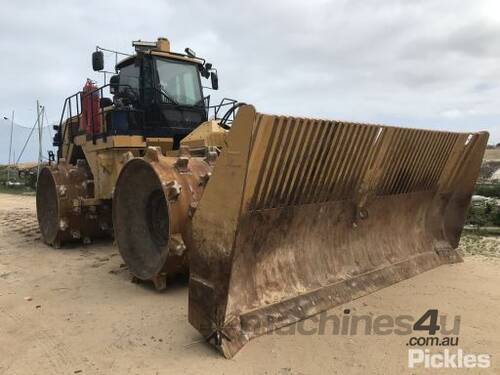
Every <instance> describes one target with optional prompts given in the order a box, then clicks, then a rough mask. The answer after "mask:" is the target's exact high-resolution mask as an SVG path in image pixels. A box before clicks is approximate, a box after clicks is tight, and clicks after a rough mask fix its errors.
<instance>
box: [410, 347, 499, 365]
mask: <svg viewBox="0 0 500 375" xmlns="http://www.w3.org/2000/svg"><path fill="white" fill-rule="evenodd" d="M490 366H491V358H490V355H489V354H466V353H464V351H463V350H462V349H458V350H457V351H456V352H452V351H450V349H445V350H444V351H443V352H442V353H431V352H430V350H429V349H410V350H408V367H409V368H417V367H424V368H428V369H432V368H488V367H490Z"/></svg>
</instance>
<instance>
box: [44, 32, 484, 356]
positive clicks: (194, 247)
mask: <svg viewBox="0 0 500 375" xmlns="http://www.w3.org/2000/svg"><path fill="white" fill-rule="evenodd" d="M187 51H188V52H190V51H189V50H187ZM95 60H96V61H97V63H99V62H100V57H99V55H96V56H95ZM97 65H98V68H99V67H100V66H99V65H100V64H97ZM117 69H118V71H119V73H118V75H117V76H114V77H112V78H111V80H110V81H111V82H110V88H111V89H112V91H113V93H114V95H113V99H112V100H111V99H106V98H104V97H103V96H102V89H99V90H97V89H92V88H90V89H89V88H87V89H85V90H84V92H83V93H80V94H78V95H77V99H78V100H77V104H78V106H79V108H78V113H77V114H76V115H74V116H70V117H69V118H68V119H67V120H66V121H64V122H61V126H60V128H59V132H58V136H57V139H56V143H57V145H58V147H59V152H58V162H57V163H55V164H54V165H52V166H50V167H47V168H45V169H44V170H42V172H41V174H40V178H39V182H38V191H37V210H38V219H39V222H40V228H41V231H42V234H43V238H44V239H45V241H46V242H47V243H49V244H53V245H60V244H61V243H62V242H65V241H70V240H73V239H79V238H82V239H87V238H88V239H90V238H93V237H95V236H99V235H104V234H106V233H111V231H112V230H113V232H114V236H115V240H116V243H117V245H118V248H119V251H120V253H121V255H122V257H123V259H124V260H125V262H126V264H127V265H128V268H129V270H130V271H131V273H132V274H133V275H134V276H135V277H136V278H138V279H141V280H151V281H153V282H154V283H155V285H156V287H157V288H158V289H163V288H165V286H166V285H167V282H168V280H169V278H171V277H172V276H174V275H177V274H179V273H186V272H189V275H190V278H189V321H190V323H191V324H192V325H193V326H194V327H196V328H197V329H198V330H199V331H200V332H201V334H202V335H203V336H204V337H205V339H206V340H207V341H208V342H210V343H211V344H213V345H214V346H215V347H217V348H218V349H219V350H220V351H221V352H222V353H223V354H224V355H225V356H226V357H232V356H233V355H234V354H235V353H236V352H238V350H239V349H240V348H241V347H242V346H243V345H245V344H246V343H247V342H248V341H249V340H251V339H252V338H254V337H256V336H258V335H261V334H264V333H266V332H269V331H271V330H274V329H277V328H280V327H283V326H286V325H289V324H292V323H295V322H297V321H299V320H302V319H305V318H307V317H309V316H312V315H315V314H317V313H320V312H322V311H325V310H327V309H329V308H331V307H333V306H336V305H339V304H342V303H346V302H348V301H350V300H352V299H355V298H358V297H360V296H362V295H365V294H368V293H371V292H373V291H375V290H377V289H380V288H383V287H386V286H388V285H391V284H393V283H396V282H399V281H401V280H404V279H407V278H409V277H412V276H414V275H417V274H419V273H422V272H424V271H427V270H429V269H432V268H434V267H437V266H440V265H442V264H447V263H453V262H458V261H460V260H461V258H460V255H459V253H458V252H457V250H456V248H457V246H458V242H459V239H460V235H461V231H462V227H463V223H464V219H465V215H466V211H467V208H468V205H469V203H470V199H471V194H472V191H473V188H474V183H475V180H476V178H477V176H478V174H479V168H480V164H481V160H482V156H483V153H484V150H485V148H486V144H487V139H488V134H487V133H483V132H481V133H452V132H444V131H431V130H420V129H410V128H398V127H391V126H385V125H370V124H358V123H350V122H344V121H332V120H317V119H311V118H298V117H289V116H276V115H270V114H263V113H259V112H257V111H256V110H255V108H254V107H253V106H251V105H245V104H241V103H240V104H234V105H231V106H230V109H229V111H228V112H227V114H226V115H224V116H222V118H221V119H218V117H217V116H216V117H215V118H213V119H211V120H208V109H209V107H210V106H209V105H207V98H203V95H202V87H201V83H200V82H201V81H200V76H201V77H209V76H212V83H213V85H214V86H215V87H214V88H216V86H217V76H216V72H215V70H214V69H213V68H212V66H211V65H210V64H208V63H206V62H205V61H204V60H202V59H199V58H196V57H195V56H194V54H193V53H192V52H190V53H188V54H187V55H181V54H176V53H172V52H170V50H169V44H168V41H167V40H165V39H159V40H158V42H157V43H151V44H150V45H147V44H139V45H137V46H136V54H135V55H134V56H131V57H127V58H126V59H125V60H124V61H122V62H121V63H119V64H118V65H117ZM67 104H68V100H67ZM94 107H98V108H97V109H95V108H94ZM89 108H90V109H89ZM218 109H220V107H218ZM234 113H236V115H235V118H234V121H232V122H231V121H228V119H229V117H230V114H234ZM112 228H113V229H112Z"/></svg>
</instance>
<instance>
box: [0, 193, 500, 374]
mask: <svg viewBox="0 0 500 375" xmlns="http://www.w3.org/2000/svg"><path fill="white" fill-rule="evenodd" d="M36 228H37V224H36V217H35V211H34V198H33V197H22V196H11V195H4V194H0V374H2V375H3V374H80V373H81V374H141V375H142V374H180V373H186V374H236V373H239V374H370V373H373V374H413V373H416V374H419V373H425V371H424V370H422V369H421V368H419V369H408V366H407V356H408V347H407V346H406V343H407V342H408V339H409V336H398V335H395V334H391V335H384V336H381V335H356V336H348V335H333V334H331V333H327V334H324V335H318V334H314V335H300V334H295V335H290V334H284V333H287V332H281V334H276V333H274V334H272V335H266V336H262V337H260V338H258V339H255V340H253V341H252V342H250V343H249V344H248V345H247V346H246V347H245V348H243V350H242V351H241V352H240V353H238V355H237V356H236V357H235V358H234V359H232V360H226V359H224V358H223V357H221V356H220V355H219V354H218V353H217V352H215V351H214V350H213V349H212V348H211V347H209V346H208V345H206V344H205V343H203V342H200V336H199V334H198V332H197V331H196V330H195V329H194V328H192V327H191V326H190V325H189V323H188V321H187V317H186V315H187V296H188V295H187V292H188V291H187V286H186V283H185V282H178V283H177V284H175V285H173V286H172V287H170V288H169V289H168V290H167V291H166V292H164V293H157V292H155V291H154V290H152V289H151V288H150V287H148V286H147V285H138V284H133V283H131V282H130V276H129V274H128V272H127V270H126V269H125V268H124V267H121V264H122V261H121V258H120V256H119V254H118V251H117V249H116V248H115V247H113V245H112V244H111V243H110V242H103V243H97V244H92V245H89V246H85V247H83V246H75V247H72V248H65V249H59V250H56V249H52V248H49V247H47V246H45V245H43V244H42V243H41V242H40V240H39V234H38V232H37V229H36ZM498 243H499V244H500V242H498ZM469 245H470V244H469ZM469 248H470V246H469ZM498 250H499V253H500V246H499V247H498ZM493 252H494V251H493ZM499 270H500V259H498V258H495V257H494V256H493V257H483V256H468V257H466V260H465V262H464V263H461V264H456V265H449V266H444V267H441V268H438V269H435V270H432V271H429V272H427V273H424V274H422V275H419V276H417V277H415V278H413V279H410V280H406V281H404V282H401V283H399V284H397V285H394V286H391V287H389V288H386V289H383V290H381V291H379V292H376V293H373V294H371V295H369V296H366V297H363V298H360V299H358V300H356V301H353V302H351V303H349V304H348V305H344V306H342V307H339V308H336V309H333V310H331V312H330V313H331V314H337V315H339V316H341V314H342V313H343V310H344V309H345V308H350V310H351V313H352V314H357V315H371V316H374V317H376V316H380V315H384V314H388V315H391V316H397V315H408V314H409V315H413V316H415V317H416V318H418V317H420V316H421V315H422V314H423V313H424V312H425V311H426V310H428V309H431V308H436V309H439V312H440V314H447V315H449V316H450V317H453V316H455V315H460V316H461V326H460V334H459V338H460V342H459V343H460V344H459V347H460V348H461V349H463V350H464V351H465V352H467V353H488V354H490V355H492V367H491V368H490V369H487V370H478V369H473V370H468V371H467V370H460V371H462V372H464V373H471V374H477V373H480V374H482V373H484V374H488V373H491V374H493V373H497V374H498V373H500V337H499V334H498V332H500V320H499V319H498V314H499V312H500V272H499ZM27 297H31V298H27ZM30 299H31V300H30ZM309 323H310V324H309ZM309 323H308V324H309V326H311V325H312V326H314V324H315V323H312V322H309ZM432 351H433V352H435V351H436V350H434V349H433V350H432ZM437 351H439V350H437ZM428 372H430V373H433V372H434V373H456V372H459V371H457V370H450V371H446V370H430V371H428Z"/></svg>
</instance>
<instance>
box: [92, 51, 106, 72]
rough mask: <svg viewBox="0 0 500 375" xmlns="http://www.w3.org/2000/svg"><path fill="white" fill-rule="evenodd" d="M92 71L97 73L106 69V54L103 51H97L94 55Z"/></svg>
mask: <svg viewBox="0 0 500 375" xmlns="http://www.w3.org/2000/svg"><path fill="white" fill-rule="evenodd" d="M92 69H94V71H95V72H98V71H100V70H103V69H104V53H102V51H95V52H94V53H93V54H92Z"/></svg>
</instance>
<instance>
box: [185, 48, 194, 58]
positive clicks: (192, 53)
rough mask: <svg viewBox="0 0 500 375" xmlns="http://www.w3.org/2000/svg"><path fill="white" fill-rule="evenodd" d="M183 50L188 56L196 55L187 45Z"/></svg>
mask: <svg viewBox="0 0 500 375" xmlns="http://www.w3.org/2000/svg"><path fill="white" fill-rule="evenodd" d="M184 52H186V55H188V56H189V57H196V53H195V52H194V51H193V50H192V49H191V48H189V47H188V48H186V49H185V50H184Z"/></svg>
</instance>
